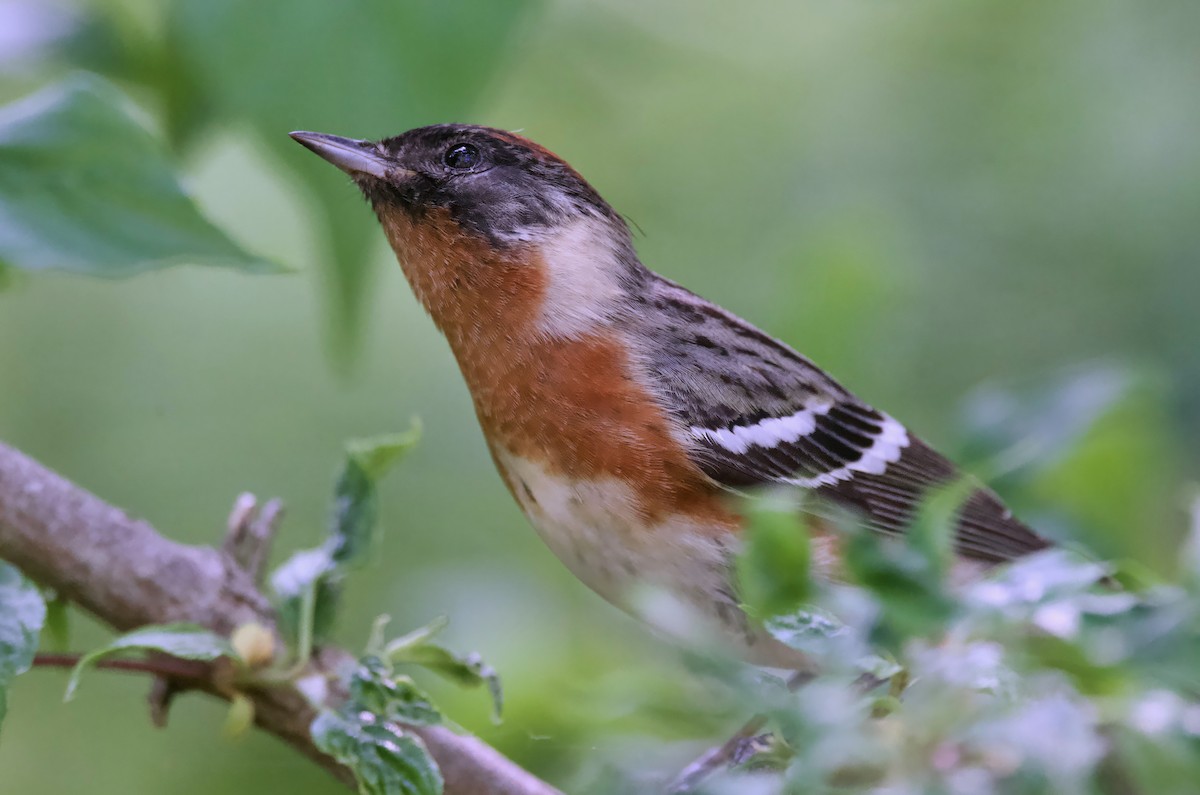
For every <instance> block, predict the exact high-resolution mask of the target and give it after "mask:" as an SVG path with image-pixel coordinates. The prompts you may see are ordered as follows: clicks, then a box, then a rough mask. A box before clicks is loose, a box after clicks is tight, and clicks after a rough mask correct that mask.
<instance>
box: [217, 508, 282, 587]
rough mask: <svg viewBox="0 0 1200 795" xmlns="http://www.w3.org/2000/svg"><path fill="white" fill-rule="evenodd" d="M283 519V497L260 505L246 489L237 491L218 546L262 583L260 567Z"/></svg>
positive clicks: (264, 562) (264, 561)
mask: <svg viewBox="0 0 1200 795" xmlns="http://www.w3.org/2000/svg"><path fill="white" fill-rule="evenodd" d="M282 519H283V501H282V500H280V499H278V498H276V499H272V500H268V501H267V502H266V504H264V505H263V506H262V508H261V509H260V508H259V506H258V498H257V497H255V496H254V495H253V494H251V493H250V492H243V493H242V494H239V495H238V497H237V499H236V500H234V501H233V507H232V508H231V509H230V511H229V519H228V520H226V523H225V540H224V541H223V542H222V543H221V549H222V550H224V551H225V552H226V553H228V554H229V556H230V557H231V558H233V559H234V561H236V562H237V564H238V565H239V566H241V567H242V569H243V570H245V572H246V573H247V574H249V575H250V577H251V578H252V579H253V580H254V582H255V583H256V584H261V583H262V576H263V569H264V568H265V566H266V563H267V557H268V556H269V555H270V554H271V544H272V542H273V541H274V540H275V532H276V530H278V529H279V522H280V521H281V520H282Z"/></svg>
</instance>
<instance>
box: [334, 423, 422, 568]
mask: <svg viewBox="0 0 1200 795" xmlns="http://www.w3.org/2000/svg"><path fill="white" fill-rule="evenodd" d="M420 438H421V426H420V423H418V422H417V421H415V420H414V421H413V424H412V427H411V428H409V430H407V431H405V432H403V433H393V434H386V435H383V436H374V437H371V438H368V439H353V440H351V441H349V442H347V443H346V462H345V464H344V466H343V467H342V472H341V475H340V476H339V477H338V481H337V485H336V486H335V487H334V508H333V521H332V526H331V528H330V534H331V540H332V542H333V549H332V551H331V554H332V557H333V560H334V562H335V563H336V564H338V565H339V566H343V567H344V566H356V565H361V564H362V563H363V562H365V561H366V559H367V557H368V555H369V553H370V550H371V548H372V547H373V545H374V544H373V542H375V541H376V537H375V534H376V518H377V514H378V510H379V508H378V499H377V497H376V490H375V484H376V482H378V480H379V479H380V478H382V477H383V476H384V475H385V474H387V472H388V470H389V469H391V468H392V466H393V465H394V464H395V463H396V462H397V461H399V460H400V459H401V458H402V457H403V456H404V454H405V453H407V452H408V451H409V450H411V449H412V448H413V447H414V446H415V445H416V443H417V442H418V441H419V440H420Z"/></svg>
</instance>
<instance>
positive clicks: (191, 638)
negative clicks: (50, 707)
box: [63, 623, 236, 701]
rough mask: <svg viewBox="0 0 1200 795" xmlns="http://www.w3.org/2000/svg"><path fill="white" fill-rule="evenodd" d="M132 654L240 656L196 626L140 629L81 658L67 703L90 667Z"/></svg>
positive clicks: (188, 657)
mask: <svg viewBox="0 0 1200 795" xmlns="http://www.w3.org/2000/svg"><path fill="white" fill-rule="evenodd" d="M129 652H160V653H162V654H167V655H170V656H171V657H178V658H180V659H184V660H205V661H208V660H215V659H217V658H218V657H235V656H236V655H235V653H234V651H233V649H232V647H230V645H229V641H227V640H225V638H222V637H221V636H220V635H217V634H216V633H214V632H211V631H209V630H207V629H205V628H204V627H201V626H197V625H195V624H182V623H181V624H155V625H152V626H148V627H140V628H138V629H135V630H134V631H132V632H129V633H126V634H124V635H122V636H121V637H119V638H116V639H115V640H112V641H110V642H109V644H108V645H107V646H103V647H101V648H99V649H96V650H95V651H92V652H89V653H88V654H85V655H84V656H83V657H81V658H80V660H79V662H78V663H76V664H75V668H74V669H73V670H72V671H71V678H70V679H68V680H67V692H66V695H65V696H64V697H63V698H64V700H65V701H69V700H71V699H72V698H74V697H75V691H76V690H77V689H78V687H79V680H80V678H81V677H82V676H83V672H84V671H85V670H87V669H88V667H89V666H92V665H95V664H96V663H98V662H99V661H101V660H103V659H104V658H106V657H111V656H113V655H116V654H127V653H129Z"/></svg>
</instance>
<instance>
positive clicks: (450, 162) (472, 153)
mask: <svg viewBox="0 0 1200 795" xmlns="http://www.w3.org/2000/svg"><path fill="white" fill-rule="evenodd" d="M482 159H483V155H481V154H479V149H478V147H476V146H473V145H472V144H455V145H454V146H452V147H450V148H449V149H447V150H446V154H445V156H444V157H443V158H442V160H444V161H445V163H446V165H447V166H449V167H450V168H453V169H458V170H461V171H465V170H467V169H469V168H475V166H477V165H479V161H480V160H482Z"/></svg>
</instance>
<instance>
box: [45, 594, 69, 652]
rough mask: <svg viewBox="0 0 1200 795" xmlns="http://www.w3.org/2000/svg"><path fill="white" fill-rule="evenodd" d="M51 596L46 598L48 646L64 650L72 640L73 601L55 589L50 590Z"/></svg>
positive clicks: (56, 649) (55, 649)
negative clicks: (69, 600)
mask: <svg viewBox="0 0 1200 795" xmlns="http://www.w3.org/2000/svg"><path fill="white" fill-rule="evenodd" d="M49 597H50V598H48V599H47V600H46V640H47V647H48V648H50V649H53V650H54V651H63V650H65V649H66V648H67V647H68V646H70V641H71V610H70V608H71V603H70V602H68V601H67V600H66V599H65V598H63V596H62V594H59V593H55V592H54V591H50V592H49Z"/></svg>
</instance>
